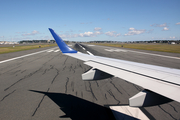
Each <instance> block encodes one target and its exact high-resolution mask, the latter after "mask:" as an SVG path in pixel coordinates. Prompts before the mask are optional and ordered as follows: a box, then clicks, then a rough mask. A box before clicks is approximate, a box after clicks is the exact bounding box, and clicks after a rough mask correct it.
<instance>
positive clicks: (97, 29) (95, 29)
mask: <svg viewBox="0 0 180 120" xmlns="http://www.w3.org/2000/svg"><path fill="white" fill-rule="evenodd" d="M101 29H102V28H100V27H95V28H94V31H99V30H101Z"/></svg>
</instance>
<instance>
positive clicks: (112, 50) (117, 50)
mask: <svg viewBox="0 0 180 120" xmlns="http://www.w3.org/2000/svg"><path fill="white" fill-rule="evenodd" d="M104 50H105V51H109V52H134V53H140V54H147V55H152V56H158V57H165V58H172V59H180V57H173V56H166V55H159V54H153V53H146V52H138V51H132V50H122V49H104Z"/></svg>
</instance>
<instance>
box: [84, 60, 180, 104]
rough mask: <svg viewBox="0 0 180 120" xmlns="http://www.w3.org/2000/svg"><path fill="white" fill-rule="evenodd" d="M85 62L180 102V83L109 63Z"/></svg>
mask: <svg viewBox="0 0 180 120" xmlns="http://www.w3.org/2000/svg"><path fill="white" fill-rule="evenodd" d="M84 64H86V65H89V66H91V67H94V68H98V69H99V70H102V71H104V72H107V73H109V74H112V75H114V76H116V77H119V78H122V79H124V80H126V81H128V82H131V83H134V84H136V85H139V86H142V87H144V88H146V89H149V90H151V91H153V92H156V93H158V94H161V95H163V96H165V97H167V98H170V99H173V100H175V101H178V102H180V94H177V93H179V92H180V86H178V85H175V84H170V83H167V82H163V81H159V80H156V79H154V78H152V77H147V76H143V75H140V74H136V73H134V72H130V71H125V70H122V69H119V68H117V67H111V66H109V65H106V64H101V63H97V62H93V61H88V62H85V63H84Z"/></svg>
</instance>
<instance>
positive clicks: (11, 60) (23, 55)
mask: <svg viewBox="0 0 180 120" xmlns="http://www.w3.org/2000/svg"><path fill="white" fill-rule="evenodd" d="M56 48H57V47H55V48H50V49H47V50H43V51H39V52H35V53H31V54H27V55H23V56H19V57H15V58H11V59H7V60H3V61H0V63H5V62H9V61H12V60H17V59H20V58H24V57H28V56H31V55H35V54H39V53H42V52H46V51H48V50H52V49H56Z"/></svg>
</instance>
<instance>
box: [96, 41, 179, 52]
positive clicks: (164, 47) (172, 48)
mask: <svg viewBox="0 0 180 120" xmlns="http://www.w3.org/2000/svg"><path fill="white" fill-rule="evenodd" d="M95 45H102V46H111V47H123V48H132V49H140V50H151V51H160V52H170V53H180V45H179V44H176V45H171V44H137V43H136V44H120V43H117V44H111V43H95Z"/></svg>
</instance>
